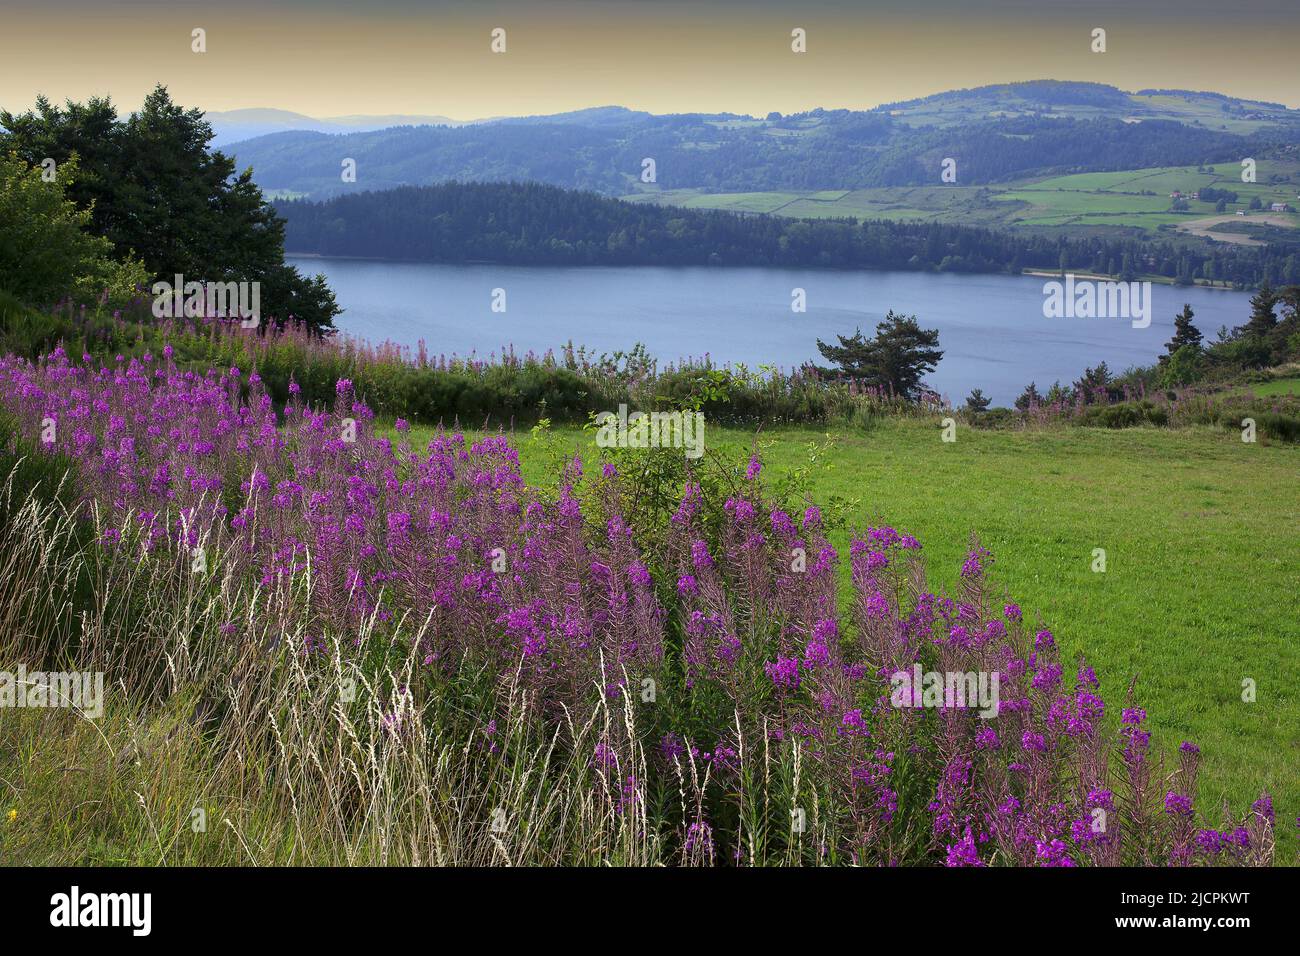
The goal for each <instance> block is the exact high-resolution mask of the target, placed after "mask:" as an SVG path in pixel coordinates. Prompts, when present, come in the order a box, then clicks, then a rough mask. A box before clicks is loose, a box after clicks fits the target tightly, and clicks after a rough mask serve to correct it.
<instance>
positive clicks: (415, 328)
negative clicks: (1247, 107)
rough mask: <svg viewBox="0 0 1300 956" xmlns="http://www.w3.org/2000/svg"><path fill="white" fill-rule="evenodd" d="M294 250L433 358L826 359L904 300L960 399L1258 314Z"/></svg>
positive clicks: (841, 275) (875, 284)
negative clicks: (1047, 309)
mask: <svg viewBox="0 0 1300 956" xmlns="http://www.w3.org/2000/svg"><path fill="white" fill-rule="evenodd" d="M288 259H289V261H290V262H291V263H292V264H293V265H296V266H298V267H299V268H300V269H302V271H303V272H305V273H308V274H315V273H317V272H322V273H324V274H325V276H326V278H327V279H328V280H329V284H330V286H331V288H333V289H334V292H335V294H336V295H337V297H338V301H339V305H340V306H342V307H343V309H344V310H345V311H344V313H343V314H342V315H341V316H340V317H339V318H338V319H337V320H336V324H337V325H338V327H339V328H340V329H342V330H343V331H345V332H347V333H350V334H352V335H356V336H360V337H363V338H366V339H369V340H371V341H375V342H378V341H382V340H384V339H389V340H392V341H394V342H398V343H401V344H404V345H411V346H414V345H416V344H417V343H418V342H419V341H420V340H423V341H424V342H425V343H426V346H427V348H428V350H429V352H430V353H431V354H434V355H437V354H448V355H451V354H453V353H454V354H457V355H461V356H466V355H471V354H474V355H478V356H479V357H481V358H486V357H487V356H488V355H490V354H491V353H493V352H498V353H499V352H500V351H501V349H502V348H503V347H508V346H513V347H514V349H515V350H516V351H517V352H524V351H528V350H533V351H536V352H544V351H546V350H547V349H552V348H553V349H556V350H557V351H558V349H559V348H560V346H562V345H564V343H565V342H567V341H570V340H572V341H573V343H574V344H575V345H586V346H587V347H588V348H589V349H594V350H596V352H597V353H599V352H613V351H616V350H619V349H623V350H626V349H628V348H630V347H631V346H632V345H633V344H634V343H636V342H644V343H645V344H646V346H647V347H648V348H649V349H650V351H651V353H652V354H654V355H655V356H657V357H658V358H659V359H661V360H663V361H677V360H679V359H682V358H688V357H693V358H700V357H703V356H705V355H708V356H709V357H710V358H712V359H713V361H714V362H715V363H731V362H743V363H745V364H746V365H748V366H749V367H750V368H755V367H757V366H759V365H776V366H780V367H782V368H787V369H788V368H793V367H796V366H799V365H801V364H802V363H803V362H805V361H807V360H809V359H812V360H818V361H820V359H821V357H820V355H819V354H818V352H817V339H818V338H821V339H822V340H823V341H834V339H833V337H834V336H835V335H836V334H844V335H851V334H853V331H854V329H855V328H857V327H859V326H861V328H862V329H863V331H864V332H866V333H873V332H874V330H875V325H876V323H877V322H879V321H880V320H881V319H882V318H883V317H884V315H885V313H886V312H887V311H888V310H890V309H893V310H894V311H895V312H902V313H905V314H909V315H910V314H915V315H916V316H917V318H918V320H919V321H920V323H921V326H922V328H927V329H930V328H934V329H938V330H939V346H940V348H942V349H943V350H944V356H943V360H942V361H941V362H940V363H939V367H938V370H937V371H936V372H934V373H933V374H932V375H931V376H929V378H928V381H929V383H930V384H931V385H932V386H933V387H934V388H935V389H937V390H938V391H939V392H940V393H942V394H944V395H946V396H948V397H949V398H950V399H951V400H952V401H953V403H954V404H960V403H961V402H962V401H963V400H964V399H965V397H966V395H967V394H968V393H969V392H970V390H971V389H972V388H977V387H978V388H981V389H983V390H984V393H985V394H986V395H988V396H990V397H991V398H992V399H993V401H994V404H997V405H1009V404H1010V403H1011V402H1012V401H1013V400H1014V399H1015V398H1016V396H1017V395H1019V394H1020V392H1021V390H1022V389H1023V388H1024V387H1025V385H1027V384H1028V383H1029V382H1030V381H1034V382H1036V383H1037V384H1038V387H1039V391H1043V392H1045V391H1046V390H1047V388H1048V387H1049V386H1050V385H1051V384H1052V382H1054V381H1056V380H1058V379H1059V380H1060V381H1061V382H1063V383H1068V382H1072V381H1074V380H1075V379H1076V378H1078V377H1079V375H1080V374H1081V373H1082V372H1083V370H1084V368H1085V366H1093V365H1096V364H1098V363H1099V362H1102V361H1105V362H1106V363H1107V364H1108V365H1109V366H1110V368H1111V369H1112V370H1114V371H1115V372H1121V371H1123V370H1124V369H1125V368H1126V367H1128V366H1130V365H1146V364H1150V363H1151V362H1152V361H1153V360H1154V359H1155V358H1156V356H1157V355H1159V354H1161V353H1162V352H1163V351H1164V344H1165V342H1167V341H1169V339H1170V337H1171V336H1172V335H1173V324H1174V323H1173V316H1174V314H1175V313H1176V312H1179V311H1181V309H1182V307H1183V303H1184V302H1188V303H1191V306H1192V309H1193V311H1194V312H1195V313H1196V320H1195V322H1196V325H1197V327H1198V328H1199V329H1200V330H1201V331H1202V332H1203V333H1204V334H1205V335H1206V336H1207V338H1213V336H1214V334H1215V333H1216V332H1217V331H1218V329H1219V327H1220V326H1222V325H1227V326H1229V327H1232V326H1235V325H1241V324H1243V323H1244V322H1245V321H1246V318H1247V315H1248V312H1249V302H1248V296H1246V295H1245V294H1244V293H1239V292H1228V291H1224V290H1218V289H1206V288H1176V287H1173V286H1166V285H1153V286H1152V287H1151V291H1152V298H1153V303H1154V304H1153V312H1152V321H1151V325H1150V326H1149V327H1148V328H1141V329H1140V328H1133V327H1132V324H1131V322H1130V321H1129V320H1128V319H1116V318H1105V319H1102V318H1059V319H1049V318H1045V317H1044V315H1043V303H1044V289H1043V286H1044V283H1045V282H1047V281H1049V280H1048V279H1046V278H1041V277H1035V276H1005V275H960V274H956V273H939V274H934V273H921V272H832V271H821V270H811V269H759V268H707V267H681V268H669V267H658V266H630V267H612V266H592V267H563V268H555V267H545V266H500V265H471V266H463V265H434V264H426V263H404V262H379V261H372V260H356V259H322V258H316V257H307V256H290V257H288ZM795 288H801V289H804V290H805V292H806V297H807V311H806V312H803V313H796V312H793V311H792V310H791V294H792V290H793V289H795ZM494 289H504V290H505V304H506V310H505V312H493V311H492V296H493V290H494Z"/></svg>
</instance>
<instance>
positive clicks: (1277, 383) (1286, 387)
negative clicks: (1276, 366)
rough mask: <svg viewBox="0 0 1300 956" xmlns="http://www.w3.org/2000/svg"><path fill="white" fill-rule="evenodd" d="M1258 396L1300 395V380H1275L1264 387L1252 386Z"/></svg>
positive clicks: (1263, 385) (1264, 384) (1265, 383)
mask: <svg viewBox="0 0 1300 956" xmlns="http://www.w3.org/2000/svg"><path fill="white" fill-rule="evenodd" d="M1251 390H1252V391H1253V392H1254V393H1255V394H1256V395H1300V378H1275V379H1274V380H1273V381H1271V382H1264V383H1263V384H1262V385H1252V386H1251Z"/></svg>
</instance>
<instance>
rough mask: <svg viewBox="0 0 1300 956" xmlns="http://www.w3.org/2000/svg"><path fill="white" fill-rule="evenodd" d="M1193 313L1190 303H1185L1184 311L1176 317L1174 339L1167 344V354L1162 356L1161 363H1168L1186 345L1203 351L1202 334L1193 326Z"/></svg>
mask: <svg viewBox="0 0 1300 956" xmlns="http://www.w3.org/2000/svg"><path fill="white" fill-rule="evenodd" d="M1194 315H1195V313H1194V312H1192V306H1191V304H1190V303H1183V311H1182V312H1180V313H1179V314H1178V315H1175V316H1174V337H1173V338H1172V339H1170V340H1169V341H1168V342H1166V343H1165V351H1166V353H1167V354H1165V355H1162V356H1160V361H1161V362H1162V363H1163V362H1167V361H1168V360H1169V356H1171V355H1173V354H1174V353H1175V352H1177V351H1178V350H1179V349H1180V348H1182V347H1183V346H1185V345H1188V346H1191V347H1192V349H1193V350H1194V351H1198V352H1199V351H1200V349H1201V332H1200V329H1198V328H1197V327H1196V326H1195V325H1193V324H1192V317H1193V316H1194Z"/></svg>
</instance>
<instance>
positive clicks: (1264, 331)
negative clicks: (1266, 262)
mask: <svg viewBox="0 0 1300 956" xmlns="http://www.w3.org/2000/svg"><path fill="white" fill-rule="evenodd" d="M1277 302H1278V296H1277V293H1276V292H1274V291H1273V289H1272V287H1271V286H1270V285H1269V284H1268V283H1267V282H1265V283H1264V285H1263V287H1262V288H1261V289H1260V290H1259V292H1257V293H1256V294H1255V295H1253V296H1251V297H1250V319H1249V320H1247V322H1246V324H1245V325H1243V326H1241V327H1240V328H1238V329H1237V333H1238V334H1239V335H1257V336H1260V337H1261V338H1262V337H1264V336H1266V335H1268V334H1269V333H1270V332H1272V331H1273V329H1274V328H1275V327H1276V326H1277V316H1276V315H1274V314H1273V309H1274V307H1275V306H1276V305H1277Z"/></svg>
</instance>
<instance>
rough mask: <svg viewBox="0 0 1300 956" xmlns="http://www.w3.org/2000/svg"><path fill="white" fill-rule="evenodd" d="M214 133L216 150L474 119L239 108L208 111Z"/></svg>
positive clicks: (452, 123) (462, 122) (448, 123)
mask: <svg viewBox="0 0 1300 956" xmlns="http://www.w3.org/2000/svg"><path fill="white" fill-rule="evenodd" d="M205 118H206V119H207V121H208V122H209V123H210V124H212V130H213V132H214V133H216V136H215V138H214V139H213V141H212V145H213V147H214V148H216V149H221V148H222V147H225V146H228V145H229V144H231V143H236V142H240V141H242V140H246V139H253V138H255V137H258V136H266V135H269V134H273V133H286V132H294V131H306V132H316V133H359V132H367V131H370V130H376V129H386V128H388V127H391V126H463V125H466V123H467V122H469V123H472V122H480V121H478V120H468V121H466V120H454V119H451V118H450V117H447V116H417V115H411V116H407V115H388V116H362V115H353V116H331V117H325V118H321V119H318V118H316V117H314V116H306V115H304V114H302V113H294V112H292V111H290V110H278V109H262V108H252V109H239V110H212V111H211V112H209V113H208V114H207V115H206V117H205Z"/></svg>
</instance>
